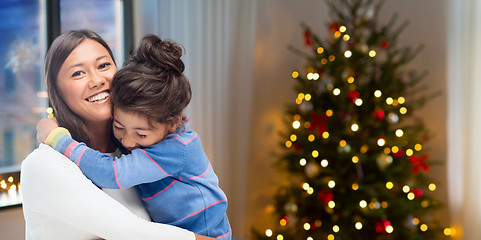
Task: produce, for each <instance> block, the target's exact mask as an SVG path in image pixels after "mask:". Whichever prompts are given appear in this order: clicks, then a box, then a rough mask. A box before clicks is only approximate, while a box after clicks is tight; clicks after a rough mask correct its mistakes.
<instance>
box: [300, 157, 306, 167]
mask: <svg viewBox="0 0 481 240" xmlns="http://www.w3.org/2000/svg"><path fill="white" fill-rule="evenodd" d="M306 163H307V161H306V159H305V158H301V160H299V165H301V166H306Z"/></svg>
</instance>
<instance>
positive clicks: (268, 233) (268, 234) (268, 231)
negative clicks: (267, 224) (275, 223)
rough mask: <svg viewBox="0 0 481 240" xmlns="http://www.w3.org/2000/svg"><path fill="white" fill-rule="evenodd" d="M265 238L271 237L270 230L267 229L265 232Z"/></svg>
mask: <svg viewBox="0 0 481 240" xmlns="http://www.w3.org/2000/svg"><path fill="white" fill-rule="evenodd" d="M266 236H267V237H272V230H270V229H267V230H266Z"/></svg>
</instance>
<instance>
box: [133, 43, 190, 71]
mask: <svg viewBox="0 0 481 240" xmlns="http://www.w3.org/2000/svg"><path fill="white" fill-rule="evenodd" d="M180 57H182V48H181V47H180V46H179V44H177V43H175V42H171V41H166V40H164V41H163V40H161V39H160V38H159V37H158V36H156V35H153V34H148V35H145V36H144V38H143V39H142V41H141V42H140V46H139V48H138V49H137V52H136V53H135V55H134V56H132V57H131V59H130V62H132V63H134V64H145V63H146V64H147V65H148V66H150V67H151V68H153V69H156V68H157V69H158V70H159V71H171V72H174V73H177V74H182V72H184V62H182V60H181V59H180Z"/></svg>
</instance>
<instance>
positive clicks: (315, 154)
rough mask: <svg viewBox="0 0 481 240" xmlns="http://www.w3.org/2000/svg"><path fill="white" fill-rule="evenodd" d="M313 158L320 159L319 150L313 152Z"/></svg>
mask: <svg viewBox="0 0 481 240" xmlns="http://www.w3.org/2000/svg"><path fill="white" fill-rule="evenodd" d="M312 156H313V157H315V158H317V157H319V152H318V151H317V150H314V151H312Z"/></svg>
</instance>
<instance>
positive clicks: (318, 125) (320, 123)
mask: <svg viewBox="0 0 481 240" xmlns="http://www.w3.org/2000/svg"><path fill="white" fill-rule="evenodd" d="M311 119H312V121H311V125H310V126H309V128H308V129H309V130H311V131H314V130H315V129H317V131H318V133H319V135H322V134H323V133H324V132H326V131H327V126H326V122H327V119H329V117H328V116H327V115H326V114H323V115H319V114H316V113H314V112H313V113H311Z"/></svg>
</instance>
